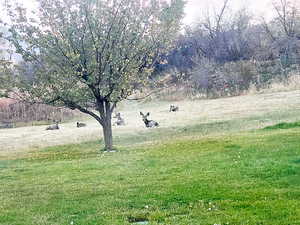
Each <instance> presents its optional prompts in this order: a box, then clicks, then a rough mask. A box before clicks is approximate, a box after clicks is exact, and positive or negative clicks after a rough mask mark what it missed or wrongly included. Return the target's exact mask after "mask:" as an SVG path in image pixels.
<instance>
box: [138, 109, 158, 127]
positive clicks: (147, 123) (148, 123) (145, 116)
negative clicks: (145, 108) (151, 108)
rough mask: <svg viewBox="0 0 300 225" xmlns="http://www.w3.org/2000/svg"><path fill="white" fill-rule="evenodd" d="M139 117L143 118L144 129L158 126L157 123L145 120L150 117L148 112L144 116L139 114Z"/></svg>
mask: <svg viewBox="0 0 300 225" xmlns="http://www.w3.org/2000/svg"><path fill="white" fill-rule="evenodd" d="M140 115H141V116H142V117H143V121H144V123H145V125H146V127H158V126H159V124H158V122H156V121H154V120H148V119H147V117H148V116H149V115H150V113H149V112H148V113H147V114H146V115H144V114H143V113H142V112H140Z"/></svg>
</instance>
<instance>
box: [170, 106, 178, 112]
mask: <svg viewBox="0 0 300 225" xmlns="http://www.w3.org/2000/svg"><path fill="white" fill-rule="evenodd" d="M177 111H179V107H178V106H175V105H170V111H169V112H177Z"/></svg>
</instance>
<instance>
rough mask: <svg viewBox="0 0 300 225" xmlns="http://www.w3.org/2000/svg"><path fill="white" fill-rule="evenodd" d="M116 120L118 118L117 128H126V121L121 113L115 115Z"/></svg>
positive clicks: (115, 123)
mask: <svg viewBox="0 0 300 225" xmlns="http://www.w3.org/2000/svg"><path fill="white" fill-rule="evenodd" d="M114 118H117V121H116V122H114V125H117V126H124V125H125V121H124V119H123V118H122V117H121V113H119V112H118V113H115V116H114Z"/></svg>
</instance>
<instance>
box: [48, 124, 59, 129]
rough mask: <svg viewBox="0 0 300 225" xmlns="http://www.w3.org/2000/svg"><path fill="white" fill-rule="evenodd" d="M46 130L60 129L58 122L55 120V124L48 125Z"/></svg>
mask: <svg viewBox="0 0 300 225" xmlns="http://www.w3.org/2000/svg"><path fill="white" fill-rule="evenodd" d="M46 130H59V126H58V122H55V124H53V125H50V126H48V127H47V128H46Z"/></svg>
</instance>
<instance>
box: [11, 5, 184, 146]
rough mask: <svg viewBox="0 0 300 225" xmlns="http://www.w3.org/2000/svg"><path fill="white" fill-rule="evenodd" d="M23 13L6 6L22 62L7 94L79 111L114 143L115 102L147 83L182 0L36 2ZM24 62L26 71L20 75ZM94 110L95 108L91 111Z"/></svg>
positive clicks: (173, 32) (170, 36)
mask: <svg viewBox="0 0 300 225" xmlns="http://www.w3.org/2000/svg"><path fill="white" fill-rule="evenodd" d="M37 3H38V10H36V11H35V12H32V14H33V16H32V17H31V18H29V16H28V13H26V9H25V8H22V7H21V6H20V5H13V6H12V5H10V6H7V9H8V11H9V15H10V19H11V24H10V25H9V31H10V35H9V36H8V37H7V39H8V40H9V41H10V42H11V43H12V44H13V45H14V47H15V49H16V52H17V53H18V54H21V55H22V57H23V59H24V61H25V62H26V63H27V66H26V67H24V66H22V67H19V68H18V69H14V70H13V73H11V77H12V78H13V82H11V84H12V85H11V88H10V89H8V88H7V89H6V90H7V92H11V91H13V90H17V92H18V93H19V96H22V97H23V98H26V100H27V101H31V102H41V103H46V104H51V105H55V106H62V105H63V106H67V107H69V108H71V109H78V110H80V111H81V112H84V113H87V114H89V115H91V116H92V117H94V118H95V119H96V120H97V121H98V122H99V123H100V124H101V125H102V127H103V129H104V136H105V143H106V148H108V149H111V148H112V141H111V113H112V111H113V109H114V107H115V106H116V103H118V102H119V101H121V100H123V99H126V98H127V97H128V96H130V95H131V94H132V93H133V92H134V91H135V90H136V89H137V88H140V87H142V86H143V85H145V84H146V83H147V80H148V79H147V78H148V77H149V75H150V74H151V72H152V70H153V65H154V63H155V62H156V61H157V60H159V56H160V55H161V53H162V52H165V51H166V50H167V49H168V47H169V46H170V44H171V43H172V39H173V38H174V37H176V33H177V32H178V30H179V26H180V19H181V17H182V11H183V1H181V0H172V1H171V2H170V3H159V1H158V0H151V1H149V2H148V3H147V4H142V2H141V1H139V0H37ZM29 68H30V74H31V75H30V76H24V72H27V74H28V69H29ZM92 109H94V110H92Z"/></svg>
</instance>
